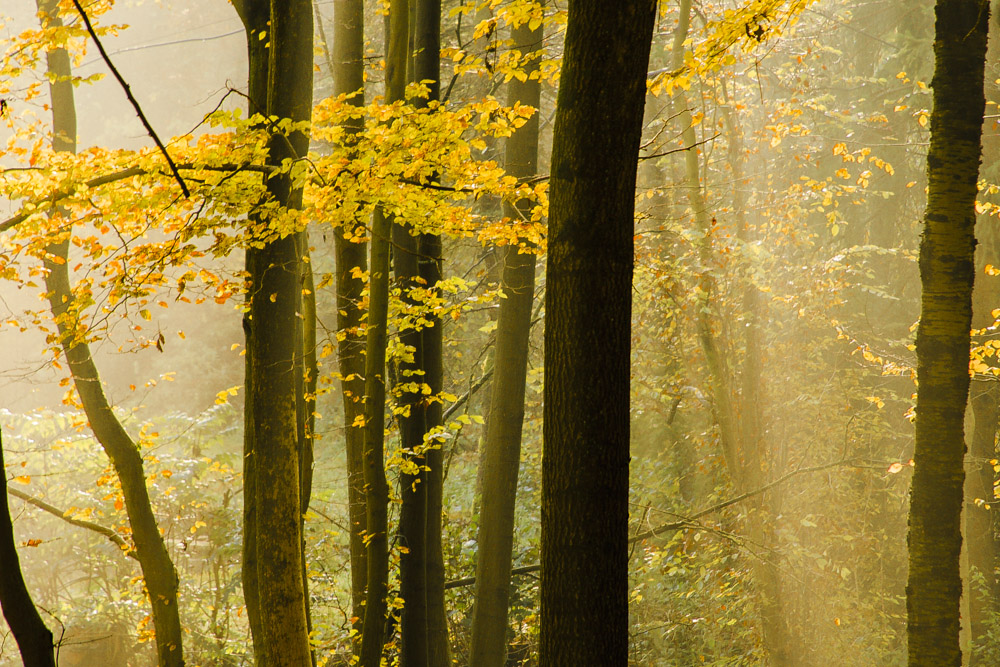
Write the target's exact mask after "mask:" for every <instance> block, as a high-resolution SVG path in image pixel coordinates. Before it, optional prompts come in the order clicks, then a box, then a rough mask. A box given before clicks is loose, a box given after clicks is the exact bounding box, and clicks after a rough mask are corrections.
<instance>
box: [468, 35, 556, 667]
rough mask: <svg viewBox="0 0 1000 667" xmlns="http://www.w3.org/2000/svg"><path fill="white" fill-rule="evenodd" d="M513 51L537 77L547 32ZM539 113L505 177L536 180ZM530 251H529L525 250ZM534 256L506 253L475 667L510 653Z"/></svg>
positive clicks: (522, 134)
mask: <svg viewBox="0 0 1000 667" xmlns="http://www.w3.org/2000/svg"><path fill="white" fill-rule="evenodd" d="M512 32H513V35H512V36H513V40H514V46H513V48H514V49H515V50H517V51H520V52H521V53H522V54H525V55H529V54H531V55H532V59H531V61H530V63H529V64H528V65H527V66H526V67H525V72H526V73H529V74H530V73H531V72H534V71H537V69H538V57H539V56H540V55H541V50H542V38H543V34H542V32H543V31H542V29H541V27H539V28H538V29H536V30H531V29H530V28H529V27H528V24H527V23H525V24H523V25H520V26H518V27H516V28H514V30H513V31H512ZM507 86H508V87H507V103H508V104H510V105H513V104H518V103H520V104H527V105H530V106H533V107H535V109H538V107H539V104H540V100H541V84H540V83H539V81H538V80H537V79H530V78H529V79H528V80H527V81H524V82H522V81H519V80H518V79H516V78H514V79H511V80H510V82H509V83H508V84H507ZM538 118H539V111H536V112H535V114H534V115H533V116H532V117H531V118H530V119H529V120H528V122H527V123H525V124H524V125H523V126H521V128H519V129H518V130H517V131H515V132H514V134H513V135H512V136H511V137H509V138H508V139H507V145H506V153H505V163H506V170H507V173H508V174H510V175H511V176H516V177H518V178H520V179H527V178H529V177H531V176H534V175H535V172H536V170H537V166H538ZM518 204H520V205H519V206H514V205H513V204H511V203H510V202H504V216H505V217H508V218H511V219H513V220H518V219H520V218H522V217H523V218H526V219H530V218H531V207H532V205H531V202H518ZM525 250H527V249H525ZM536 261H537V258H536V256H535V254H534V253H532V252H527V251H524V252H522V250H521V249H520V248H519V247H518V246H514V245H511V246H507V248H505V249H504V250H503V252H502V262H503V278H502V282H501V284H502V286H503V290H504V295H505V297H506V298H504V299H501V301H500V314H499V317H498V320H497V333H496V349H495V352H494V362H493V368H494V372H493V385H492V388H491V392H492V396H491V399H490V412H489V419H488V421H487V423H486V438H485V440H484V442H483V455H482V459H481V460H482V469H483V473H482V481H483V482H482V483H483V486H482V501H481V505H480V513H479V516H480V520H479V537H478V540H477V542H478V545H479V552H478V556H477V561H476V594H475V598H474V599H475V601H476V602H475V609H474V611H473V616H472V648H471V662H472V664H474V665H479V666H481V667H503V665H504V662H505V660H506V654H507V610H508V601H509V598H510V570H511V563H512V550H513V543H514V507H515V500H516V498H517V474H518V470H519V468H520V465H521V427H522V424H523V422H524V388H525V380H526V376H527V367H528V341H529V337H530V333H531V308H532V304H533V302H534V292H535V263H536Z"/></svg>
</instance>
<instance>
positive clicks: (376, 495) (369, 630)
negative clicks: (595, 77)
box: [360, 0, 409, 667]
mask: <svg viewBox="0 0 1000 667" xmlns="http://www.w3.org/2000/svg"><path fill="white" fill-rule="evenodd" d="M408 13H409V12H408V9H407V0H392V2H391V4H390V6H389V33H388V35H387V36H386V44H387V57H386V81H387V84H386V96H385V97H386V101H387V102H390V103H391V102H395V101H397V100H401V99H403V96H404V94H405V89H406V57H407V36H408V34H409V27H408V24H409V15H408ZM391 230H392V221H391V220H390V219H389V218H388V217H387V216H386V214H385V212H384V211H383V210H382V209H377V210H376V211H375V215H374V217H373V219H372V234H371V259H370V261H369V279H368V322H367V343H366V346H365V348H366V352H365V439H364V443H365V444H364V458H365V461H364V469H365V486H366V487H367V493H366V501H367V510H368V512H367V523H368V525H367V531H368V532H367V539H368V593H367V597H366V601H365V620H364V630H363V632H362V637H361V656H360V657H361V661H360V663H361V665H362V667H379V662H380V660H381V657H382V648H383V642H384V634H385V616H386V599H385V598H386V594H387V590H388V576H389V543H388V536H387V535H388V530H389V526H388V503H389V490H388V484H387V482H386V478H385V427H384V424H385V346H386V328H387V326H388V314H389V235H390V234H391Z"/></svg>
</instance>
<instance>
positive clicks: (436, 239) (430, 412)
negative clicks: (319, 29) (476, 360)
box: [413, 0, 451, 667]
mask: <svg viewBox="0 0 1000 667" xmlns="http://www.w3.org/2000/svg"><path fill="white" fill-rule="evenodd" d="M415 2H416V7H417V11H416V25H415V26H414V29H413V35H414V37H413V39H414V55H413V74H414V75H413V78H414V80H416V81H427V82H429V83H428V85H429V87H430V94H429V95H428V98H427V101H424V100H422V99H418V100H417V105H418V106H422V105H424V104H426V103H427V102H429V101H430V100H437V99H440V97H441V0H415ZM417 254H418V258H417V261H418V264H419V269H418V270H419V273H420V277H421V278H422V279H423V281H424V285H425V286H427V287H428V288H430V289H433V287H434V286H435V285H437V283H438V282H440V280H441V263H442V257H441V237H440V236H438V235H436V234H421V235H420V237H419V239H418V243H417ZM426 319H427V321H428V324H425V325H424V328H423V330H422V331H421V338H422V340H421V345H422V350H421V352H422V355H421V356H422V361H423V371H424V375H423V381H424V383H425V384H426V385H427V386H428V387H429V388H430V395H431V396H438V395H439V394H440V393H441V391H442V390H443V389H444V386H443V385H444V362H443V338H442V332H441V320H440V318H438V317H437V316H434V315H431V314H428V315H427V316H426ZM442 421H443V420H442V411H441V403H440V402H439V401H434V400H431V401H425V406H424V429H425V431H432V430H434V429H437V428H440V427H441V425H442ZM430 444H431V448H430V449H428V450H427V452H426V454H425V455H424V456H425V461H424V462H425V464H426V465H427V471H426V472H425V474H424V479H425V482H424V483H425V484H426V486H427V492H426V493H427V509H426V529H425V531H426V542H425V549H426V553H425V556H424V563H425V577H426V591H427V592H426V596H427V662H428V664H429V665H431V667H447V666H450V665H451V649H450V646H449V641H448V616H447V611H446V610H445V604H444V574H445V573H444V554H443V551H442V545H441V531H442V504H443V499H444V456H443V453H442V446H443V441H442V440H440V439H437V440H433V441H431V443H430Z"/></svg>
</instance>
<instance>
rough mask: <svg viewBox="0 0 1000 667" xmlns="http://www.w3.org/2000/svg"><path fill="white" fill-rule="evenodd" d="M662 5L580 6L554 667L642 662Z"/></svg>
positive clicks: (548, 621)
mask: <svg viewBox="0 0 1000 667" xmlns="http://www.w3.org/2000/svg"><path fill="white" fill-rule="evenodd" d="M655 13H656V2H655V1H654V0H630V1H622V2H617V3H608V2H605V1H604V0H575V1H574V2H573V3H571V4H570V5H569V22H568V24H567V28H566V43H565V55H564V58H563V69H562V74H561V77H560V85H559V96H558V102H557V107H556V108H557V112H556V124H555V138H554V141H553V147H552V168H551V174H552V181H551V182H552V186H551V200H550V207H549V216H550V219H549V236H548V244H549V245H548V263H547V273H546V275H547V278H546V280H547V285H546V297H545V312H546V321H545V396H544V399H545V410H544V412H545V414H544V417H545V425H544V450H543V457H542V544H541V548H542V590H541V646H540V654H539V657H540V664H541V665H542V666H543V667H562V666H566V667H569V666H574V667H575V666H576V665H607V666H608V667H611V666H613V665H621V666H624V665H626V664H628V544H627V543H628V470H629V374H630V339H631V296H632V295H631V290H632V266H633V245H632V237H633V233H634V224H633V223H634V220H633V215H634V204H635V180H636V160H637V158H638V151H639V140H640V135H641V132H642V109H643V101H644V97H645V92H646V67H647V66H648V62H649V49H650V41H651V39H652V31H653V18H654V15H655ZM595 128H599V129H595Z"/></svg>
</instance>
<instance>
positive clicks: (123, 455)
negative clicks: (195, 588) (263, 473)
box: [37, 1, 184, 667]
mask: <svg viewBox="0 0 1000 667" xmlns="http://www.w3.org/2000/svg"><path fill="white" fill-rule="evenodd" d="M37 4H38V10H39V13H41V14H44V16H45V18H44V19H43V20H44V21H46V22H47V23H49V24H50V25H55V26H58V25H61V23H62V22H61V19H60V18H59V15H58V8H57V5H56V3H54V2H51V1H48V2H38V3H37ZM47 65H48V69H49V72H50V74H52V79H51V83H50V87H49V91H50V95H51V101H52V136H53V141H52V147H53V149H54V150H56V151H69V152H75V151H76V105H75V101H74V98H73V83H72V81H71V80H70V78H71V77H72V70H71V66H70V60H69V54H68V53H67V52H66V51H65V50H64V49H57V50H54V51H51V52H50V53H49V54H48V56H47ZM48 252H49V256H50V258H49V259H47V260H46V261H45V268H46V270H47V273H46V276H45V287H46V290H47V292H48V293H47V298H48V301H49V308H50V309H51V311H52V316H53V319H54V320H55V322H56V326H57V329H58V332H59V334H58V335H59V342H60V344H61V345H62V349H63V355H64V356H65V358H66V362H67V364H68V366H69V370H70V373H71V375H72V376H73V382H74V386H75V387H76V391H77V393H78V394H79V396H80V401H81V403H82V404H83V409H84V412H85V413H86V415H87V419H88V420H89V421H90V427H91V429H92V430H93V432H94V436H95V437H96V438H97V441H98V442H99V443H100V444H101V447H103V448H104V451H105V453H106V454H107V456H108V458H109V459H110V460H111V465H112V466H113V467H114V469H115V474H116V475H117V476H118V479H119V481H120V482H121V489H122V497H123V501H124V504H125V512H126V514H127V515H128V519H129V525H130V526H131V528H132V538H133V541H134V543H135V552H136V559H137V560H138V561H139V565H140V568H141V569H142V575H143V579H144V580H145V584H146V592H147V594H148V595H149V600H150V605H151V607H152V617H153V627H154V628H155V631H156V652H157V656H158V660H159V664H160V665H161V667H173V666H177V667H180V666H182V665H183V664H184V656H183V641H182V639H183V634H182V631H181V623H180V616H179V614H178V609H177V588H178V581H177V571H176V570H175V569H174V564H173V561H171V559H170V554H168V553H167V548H166V545H165V544H164V543H163V536H162V535H161V534H160V529H159V526H158V525H157V522H156V517H155V515H154V514H153V508H152V506H151V505H150V501H149V493H148V490H147V489H146V475H145V472H144V471H143V463H142V454H141V453H140V452H139V447H138V446H137V445H136V443H135V442H134V441H133V440H132V438H131V437H130V436H129V435H128V433H127V432H126V431H125V429H124V428H123V427H122V425H121V422H120V421H118V418H117V417H116V416H115V414H114V411H113V410H112V409H111V405H110V404H109V403H108V399H107V396H105V394H104V389H103V387H102V385H101V378H100V374H99V373H98V372H97V366H96V365H95V364H94V360H93V357H92V356H91V353H90V346H89V345H88V344H87V343H86V341H84V340H78V337H79V335H80V334H81V333H84V330H83V329H82V327H83V326H84V325H83V323H82V322H81V321H80V312H79V309H78V307H77V304H76V303H75V301H74V297H73V290H72V287H71V285H70V278H69V265H68V263H67V258H68V254H69V239H68V238H67V239H66V240H64V241H61V242H59V243H57V244H55V245H53V246H50V247H49V248H48Z"/></svg>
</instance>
